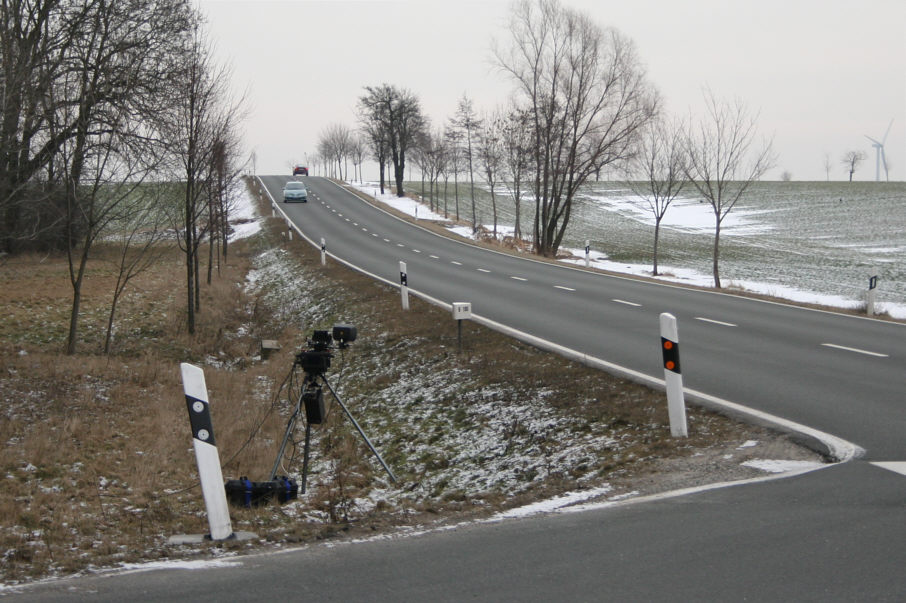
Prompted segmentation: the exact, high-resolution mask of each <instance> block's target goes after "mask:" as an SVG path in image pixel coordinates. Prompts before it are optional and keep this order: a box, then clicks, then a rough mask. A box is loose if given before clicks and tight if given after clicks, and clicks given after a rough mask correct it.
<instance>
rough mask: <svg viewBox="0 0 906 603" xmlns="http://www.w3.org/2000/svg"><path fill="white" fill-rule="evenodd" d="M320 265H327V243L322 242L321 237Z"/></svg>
mask: <svg viewBox="0 0 906 603" xmlns="http://www.w3.org/2000/svg"><path fill="white" fill-rule="evenodd" d="M321 265H322V266H326V265H327V243H326V242H325V241H324V237H321Z"/></svg>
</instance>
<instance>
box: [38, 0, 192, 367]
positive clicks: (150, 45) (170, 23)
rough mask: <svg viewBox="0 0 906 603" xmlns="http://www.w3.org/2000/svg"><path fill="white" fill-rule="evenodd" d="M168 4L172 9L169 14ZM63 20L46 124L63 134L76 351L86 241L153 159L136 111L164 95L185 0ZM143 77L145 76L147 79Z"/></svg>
mask: <svg viewBox="0 0 906 603" xmlns="http://www.w3.org/2000/svg"><path fill="white" fill-rule="evenodd" d="M174 10H175V11H176V13H175V14H174ZM80 11H84V12H79V13H77V14H79V15H81V16H82V17H83V18H81V19H79V20H78V21H77V22H75V23H72V24H71V29H70V31H69V34H70V36H72V38H73V39H72V42H71V46H70V48H69V49H68V51H67V59H68V63H69V65H70V66H71V68H70V71H68V72H66V73H65V74H61V75H60V77H59V78H58V79H57V82H56V87H55V88H54V94H55V95H56V96H57V98H59V99H68V100H69V102H60V103H59V104H58V105H57V106H56V109H55V112H54V117H53V121H52V128H57V127H59V126H60V125H62V124H70V125H67V126H65V129H66V130H68V131H69V133H70V135H69V136H67V137H66V138H64V139H63V140H61V141H60V145H59V147H58V149H57V154H56V157H55V161H56V163H57V165H58V168H59V173H60V175H61V176H62V177H63V179H64V186H63V187H62V192H63V196H64V199H65V207H66V212H65V218H64V224H65V228H66V241H67V245H66V251H67V257H68V259H69V274H70V283H71V285H72V288H73V301H72V308H71V314H70V322H69V335H68V338H67V345H66V351H67V353H69V354H72V353H74V352H75V346H76V340H77V331H78V317H79V312H80V305H81V291H82V284H83V282H84V278H85V271H86V267H87V261H88V258H89V255H90V253H91V248H92V246H93V244H94V242H95V240H96V239H97V237H99V236H100V235H101V233H102V232H103V230H104V228H105V227H106V225H107V224H108V223H109V222H110V221H111V220H115V219H117V218H118V216H119V214H120V213H121V211H122V209H121V206H123V205H126V204H127V202H128V200H129V198H130V197H131V196H132V195H133V191H134V189H135V187H136V186H138V185H140V184H141V183H142V181H143V180H144V179H145V178H146V177H147V176H148V175H149V174H150V173H151V172H153V171H156V170H157V168H158V167H159V159H157V157H158V156H159V153H158V149H156V148H155V145H154V143H153V140H152V132H151V130H150V128H149V126H148V125H146V123H144V120H143V118H147V117H150V116H151V114H153V113H154V112H155V111H156V110H157V109H159V107H161V106H162V105H165V104H166V103H167V100H168V99H167V98H166V95H165V93H164V86H165V84H164V82H166V81H167V79H168V78H169V76H170V74H171V73H172V69H171V61H170V60H169V59H170V57H171V56H172V54H173V53H174V52H175V51H176V50H178V48H179V44H180V41H181V37H182V35H183V34H184V33H185V32H186V31H187V30H188V27H189V23H190V13H189V12H188V11H187V9H186V6H185V5H184V4H181V5H177V4H174V3H173V2H169V1H166V0H163V1H156V0H126V1H124V2H93V3H88V4H85V5H83V6H82V8H81V9H80ZM149 80H150V81H149Z"/></svg>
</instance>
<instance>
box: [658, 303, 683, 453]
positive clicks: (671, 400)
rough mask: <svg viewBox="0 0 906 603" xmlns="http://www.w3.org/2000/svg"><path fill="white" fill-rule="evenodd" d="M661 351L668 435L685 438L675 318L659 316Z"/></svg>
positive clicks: (670, 315) (666, 314) (665, 313)
mask: <svg viewBox="0 0 906 603" xmlns="http://www.w3.org/2000/svg"><path fill="white" fill-rule="evenodd" d="M661 351H662V352H663V355H664V381H665V382H666V385H667V413H668V415H669V416H670V435H672V436H673V437H686V436H688V435H689V429H688V427H687V426H686V400H685V397H684V395H683V375H682V373H681V372H680V359H679V334H678V332H677V329H676V317H675V316H673V315H672V314H668V313H667V312H664V313H663V314H661Z"/></svg>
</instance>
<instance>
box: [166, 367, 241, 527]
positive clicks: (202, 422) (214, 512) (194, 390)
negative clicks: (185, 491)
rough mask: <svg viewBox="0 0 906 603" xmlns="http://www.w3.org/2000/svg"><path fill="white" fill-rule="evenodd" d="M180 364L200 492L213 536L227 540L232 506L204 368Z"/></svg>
mask: <svg viewBox="0 0 906 603" xmlns="http://www.w3.org/2000/svg"><path fill="white" fill-rule="evenodd" d="M179 368H180V369H181V371H182V384H183V390H184V391H185V394H186V406H187V407H188V408H189V421H190V422H191V424H192V444H193V445H194V446H195V461H196V462H197V463H198V477H199V478H200V480H201V493H202V495H203V496H204V504H205V507H206V509H207V512H208V526H209V527H210V528H211V540H225V539H226V538H229V537H230V536H232V535H233V528H232V526H231V525H230V510H229V508H228V507H227V498H226V489H225V488H224V486H223V472H222V470H221V468H220V455H219V454H218V453H217V446H216V445H215V443H214V428H213V426H212V424H211V412H210V408H209V404H208V388H207V385H206V384H205V380H204V371H202V370H201V369H200V368H199V367H197V366H194V365H191V364H187V363H185V362H183V363H182V364H180V365H179Z"/></svg>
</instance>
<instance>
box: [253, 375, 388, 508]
mask: <svg viewBox="0 0 906 603" xmlns="http://www.w3.org/2000/svg"><path fill="white" fill-rule="evenodd" d="M304 373H305V378H304V380H303V382H302V391H301V392H300V393H299V399H298V400H297V401H296V405H295V407H294V408H293V412H292V414H291V415H290V417H289V421H288V422H287V424H286V431H285V432H284V433H283V442H282V443H281V444H280V451H279V452H278V453H277V459H276V460H275V461H274V467H273V469H271V475H270V478H269V479H270V480H271V481H273V480H274V478H275V477H276V475H277V470H278V469H279V467H280V461H281V460H282V459H283V454H284V452H285V451H286V445H287V443H289V439H290V437H291V436H292V433H293V430H294V429H295V428H296V421H298V420H299V415H300V413H301V412H302V408H303V405H304V407H305V414H306V421H305V448H304V452H303V456H302V482H301V483H300V484H299V491H300V492H301V493H303V494H304V493H305V486H306V481H307V477H308V461H309V451H310V444H311V426H312V425H313V424H320V423H321V422H322V421H323V419H324V417H323V415H324V412H323V411H324V402H323V401H324V386H327V390H328V391H329V392H330V393H331V394H332V395H333V397H334V400H336V401H337V403H338V404H339V405H340V408H342V409H343V413H344V414H345V415H346V417H347V418H348V419H349V420H350V422H351V423H352V425H353V427H355V428H356V431H358V432H359V435H360V436H362V439H363V440H364V441H365V444H366V445H367V446H368V448H369V449H370V450H371V452H372V454H374V456H375V457H376V458H377V460H378V461H380V463H381V466H382V467H383V468H384V470H385V471H386V472H387V475H389V476H390V481H392V482H394V483H396V476H395V475H393V471H391V470H390V467H388V466H387V463H385V462H384V459H383V458H381V455H380V453H378V451H377V449H376V448H375V447H374V445H373V444H372V443H371V440H369V439H368V436H367V435H365V432H364V431H362V428H361V427H360V426H359V424H358V422H357V421H356V420H355V418H354V417H353V416H352V414H351V413H350V412H349V409H348V408H346V405H345V404H343V400H342V399H341V398H340V396H339V395H338V394H337V392H336V391H335V390H334V389H333V387H331V385H330V382H329V381H328V380H327V377H326V376H325V375H324V372H323V371H322V370H317V369H315V370H305V371H304Z"/></svg>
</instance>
